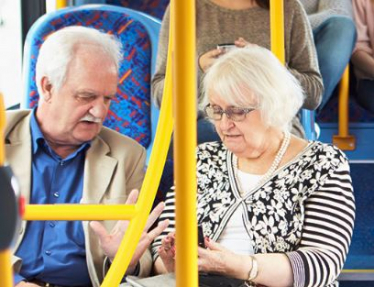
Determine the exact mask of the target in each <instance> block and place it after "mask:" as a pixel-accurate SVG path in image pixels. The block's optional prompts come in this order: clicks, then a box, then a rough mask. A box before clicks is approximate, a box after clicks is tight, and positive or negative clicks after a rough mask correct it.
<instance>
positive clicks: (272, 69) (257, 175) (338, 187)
mask: <svg viewBox="0 0 374 287" xmlns="http://www.w3.org/2000/svg"><path fill="white" fill-rule="evenodd" d="M203 90H204V92H205V93H204V98H203V99H202V103H201V104H202V105H203V106H204V107H205V112H206V114H207V116H208V118H209V119H210V120H211V121H212V122H213V124H214V126H215V129H216V130H217V133H218V134H219V137H220V139H221V141H215V142H207V143H203V144H200V145H199V146H198V148H197V155H196V156H197V171H196V175H197V219H198V224H199V225H201V226H202V229H203V233H204V235H205V241H204V243H205V246H206V248H207V249H204V248H202V247H199V248H198V256H199V259H198V264H199V271H202V272H206V273H214V274H220V275H223V276H226V277H232V278H236V279H241V280H243V281H246V283H247V284H248V286H253V285H254V284H256V286H259V285H261V286H262V285H264V286H273V287H275V286H310V287H320V286H336V285H335V284H336V279H337V277H338V275H339V273H340V271H341V270H342V267H343V264H344V262H345V259H346V256H347V253H348V249H349V245H350V242H351V238H352V233H353V225H354V218H355V201H354V196H353V190H352V182H351V177H350V171H349V170H350V168H349V164H348V160H347V157H346V156H345V155H344V154H343V152H342V151H340V150H339V149H338V148H337V147H335V146H333V145H331V144H324V143H321V142H318V141H314V142H312V141H309V142H308V141H306V140H304V139H301V138H299V137H296V136H294V135H291V134H290V132H289V131H290V127H291V122H292V119H293V118H294V117H295V115H296V113H297V112H298V111H299V109H300V107H301V106H302V104H303V101H304V95H303V90H302V87H301V86H300V84H299V81H298V80H297V79H296V77H294V76H293V75H292V74H291V72H290V71H289V70H288V69H287V68H285V67H284V66H283V65H282V64H281V63H280V62H279V61H278V59H277V58H276V57H275V56H274V55H273V54H272V53H271V52H270V51H269V50H267V49H265V48H262V47H259V46H250V47H247V48H243V49H236V50H234V51H230V52H228V53H227V54H225V55H223V56H221V57H220V58H219V59H217V61H215V63H214V64H213V65H212V66H211V67H210V68H209V70H208V71H207V73H206V75H205V78H204V82H203ZM174 204H175V191H174V190H171V191H170V192H169V193H168V194H167V198H166V201H165V210H164V211H163V213H162V214H161V216H160V219H169V220H170V225H169V227H167V228H166V229H165V230H164V231H163V233H162V234H161V235H160V236H158V237H157V238H156V240H155V241H154V243H153V244H152V252H153V255H154V261H155V271H156V273H167V272H173V271H174V263H175V262H174V260H175V256H178V255H177V254H175V240H174V230H175V224H174V222H175V213H174V211H175V205H174ZM177 244H178V243H177ZM230 286H231V285H230Z"/></svg>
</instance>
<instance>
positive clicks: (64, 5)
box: [56, 0, 68, 10]
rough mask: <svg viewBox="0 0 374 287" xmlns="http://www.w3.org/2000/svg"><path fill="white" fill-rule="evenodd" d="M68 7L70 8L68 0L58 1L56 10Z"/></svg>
mask: <svg viewBox="0 0 374 287" xmlns="http://www.w3.org/2000/svg"><path fill="white" fill-rule="evenodd" d="M66 6H68V1H67V0H56V10H58V9H61V8H65V7H66Z"/></svg>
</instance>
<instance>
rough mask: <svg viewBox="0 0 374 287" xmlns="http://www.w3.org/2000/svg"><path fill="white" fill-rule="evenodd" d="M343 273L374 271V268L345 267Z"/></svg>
mask: <svg viewBox="0 0 374 287" xmlns="http://www.w3.org/2000/svg"><path fill="white" fill-rule="evenodd" d="M342 273H374V269H343V270H342Z"/></svg>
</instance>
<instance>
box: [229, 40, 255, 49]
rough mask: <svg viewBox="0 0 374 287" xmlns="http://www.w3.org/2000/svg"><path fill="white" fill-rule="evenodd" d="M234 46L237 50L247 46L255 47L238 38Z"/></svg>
mask: <svg viewBox="0 0 374 287" xmlns="http://www.w3.org/2000/svg"><path fill="white" fill-rule="evenodd" d="M234 44H235V46H236V47H238V48H244V47H248V46H257V45H256V44H252V43H250V42H248V41H247V40H245V39H244V38H243V37H239V38H238V39H237V40H235V42H234Z"/></svg>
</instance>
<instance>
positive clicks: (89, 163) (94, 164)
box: [82, 137, 117, 204]
mask: <svg viewBox="0 0 374 287" xmlns="http://www.w3.org/2000/svg"><path fill="white" fill-rule="evenodd" d="M109 153H110V148H109V146H108V145H107V144H106V143H105V142H104V141H103V140H102V139H101V138H100V137H97V138H96V139H94V140H93V142H92V145H91V147H90V148H89V149H88V151H87V155H86V161H85V167H84V180H83V182H84V184H83V197H82V203H90V204H97V203H100V201H101V198H102V197H103V195H104V193H105V192H106V190H107V189H108V186H109V184H110V182H111V179H112V176H113V173H114V170H115V168H116V166H117V160H116V159H114V158H112V157H110V156H108V154H109Z"/></svg>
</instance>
